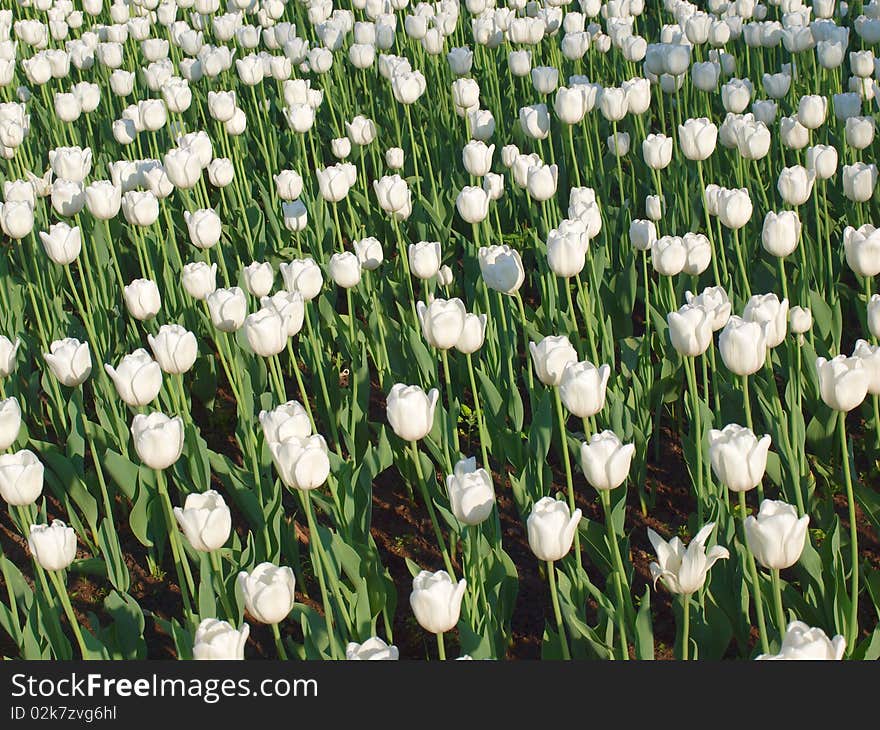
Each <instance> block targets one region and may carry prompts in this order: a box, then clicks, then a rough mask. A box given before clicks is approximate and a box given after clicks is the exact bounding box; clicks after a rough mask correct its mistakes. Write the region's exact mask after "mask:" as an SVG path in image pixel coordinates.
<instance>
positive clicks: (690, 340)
mask: <svg viewBox="0 0 880 730" xmlns="http://www.w3.org/2000/svg"><path fill="white" fill-rule="evenodd" d="M666 322H667V324H668V325H669V340H670V342H671V343H672V346H673V347H674V348H675V350H676V352H678V353H679V354H681V355H684V356H685V357H696V356H697V355H702V354H703V353H704V352H706V350H708V349H709V345H711V344H712V333H713V330H712V316H711V315H710V314H709V313H708V312H707V311H706V310H705V309H703V308H702V307H700V306H695V305H693V304H686V305H685V306H683V307H681V308H680V309H679V310H678V311H677V312H670V313H669V314H667V315H666Z"/></svg>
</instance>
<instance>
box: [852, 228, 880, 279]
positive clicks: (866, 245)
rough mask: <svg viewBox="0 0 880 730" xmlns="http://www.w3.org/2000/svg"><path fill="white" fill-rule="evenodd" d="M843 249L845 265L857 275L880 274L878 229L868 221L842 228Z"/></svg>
mask: <svg viewBox="0 0 880 730" xmlns="http://www.w3.org/2000/svg"><path fill="white" fill-rule="evenodd" d="M843 251H844V255H845V256H846V263H847V265H848V266H849V267H850V268H851V269H852V270H853V272H855V273H856V274H858V275H859V276H865V277H874V276H876V275H877V274H880V230H878V229H876V228H874V226H872V225H871V224H870V223H866V224H865V225H863V226H860V227H859V228H853V227H852V226H847V227H846V228H844V229H843Z"/></svg>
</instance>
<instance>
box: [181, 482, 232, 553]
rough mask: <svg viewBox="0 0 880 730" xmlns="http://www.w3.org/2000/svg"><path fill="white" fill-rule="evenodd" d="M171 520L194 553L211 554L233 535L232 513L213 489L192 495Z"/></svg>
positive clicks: (189, 495) (187, 497)
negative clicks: (196, 551)
mask: <svg viewBox="0 0 880 730" xmlns="http://www.w3.org/2000/svg"><path fill="white" fill-rule="evenodd" d="M174 517H175V519H176V520H177V524H178V525H180V529H181V530H183V534H184V535H185V536H186V539H187V541H188V542H189V544H190V545H192V547H193V549H194V550H198V551H199V552H206V553H207V552H212V551H214V550H218V549H219V548H221V547H223V546H224V545H225V544H226V541H227V540H228V539H229V534H230V533H231V532H232V513H231V512H230V511H229V507H227V506H226V502H224V501H223V497H222V496H220V494H219V493H217V492H215V491H214V490H213V489H209V490H208V491H206V492H192V493H190V494H188V495H187V496H186V501H185V502H184V504H183V508H182V509H181V508H180V507H175V508H174Z"/></svg>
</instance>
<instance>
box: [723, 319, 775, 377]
mask: <svg viewBox="0 0 880 730" xmlns="http://www.w3.org/2000/svg"><path fill="white" fill-rule="evenodd" d="M718 350H719V351H720V352H721V359H722V360H723V361H724V365H725V366H726V367H727V369H728V370H730V372H732V373H733V374H734V375H740V376H745V375H752V374H753V373H756V372H758V370H760V369H761V368H762V367H763V366H764V361H765V360H766V358H767V330H766V325H763V324H759V323H758V322H748V321H746V320H745V319H742V318H741V317H736V316H733V317H731V318H730V319H729V320H728V321H727V324H726V325H724V328H723V329H722V330H721V335H720V336H719V337H718Z"/></svg>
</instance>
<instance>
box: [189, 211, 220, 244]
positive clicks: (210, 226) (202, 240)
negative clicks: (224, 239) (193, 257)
mask: <svg viewBox="0 0 880 730" xmlns="http://www.w3.org/2000/svg"><path fill="white" fill-rule="evenodd" d="M183 218H184V220H185V221H186V228H187V230H188V231H189V240H190V241H191V242H192V244H193V246H195V247H196V248H201V249H207V248H211V247H212V246H215V245H216V244H217V243H218V242H219V241H220V236H221V234H222V225H221V223H220V216H218V215H217V213H216V212H215V211H214V209H213V208H207V209H204V210H197V211H194V212H193V213H190V212H189V211H184V213H183Z"/></svg>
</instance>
